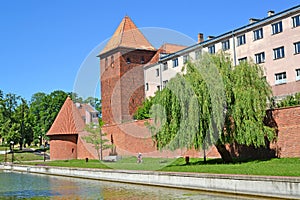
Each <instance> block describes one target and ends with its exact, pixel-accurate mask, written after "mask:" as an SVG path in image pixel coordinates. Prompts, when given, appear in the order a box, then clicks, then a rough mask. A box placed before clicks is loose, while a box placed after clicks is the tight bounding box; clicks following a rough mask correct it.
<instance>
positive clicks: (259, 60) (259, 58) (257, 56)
mask: <svg viewBox="0 0 300 200" xmlns="http://www.w3.org/2000/svg"><path fill="white" fill-rule="evenodd" d="M265 59H266V57H265V52H260V53H257V54H255V63H256V64H260V63H264V62H265Z"/></svg>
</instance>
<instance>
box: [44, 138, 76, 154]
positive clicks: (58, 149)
mask: <svg viewBox="0 0 300 200" xmlns="http://www.w3.org/2000/svg"><path fill="white" fill-rule="evenodd" d="M49 137H50V160H70V159H77V134H74V135H71V134H68V135H50V136H49Z"/></svg>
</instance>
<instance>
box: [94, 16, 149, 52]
mask: <svg viewBox="0 0 300 200" xmlns="http://www.w3.org/2000/svg"><path fill="white" fill-rule="evenodd" d="M118 47H127V48H133V49H146V50H155V48H154V47H153V46H152V45H151V44H150V42H149V41H148V40H147V39H146V38H145V36H144V35H143V33H142V32H141V31H140V30H139V29H138V28H137V27H136V25H135V24H134V23H133V21H132V20H131V19H130V18H129V17H128V16H125V17H124V18H123V20H122V22H121V23H120V25H119V26H118V28H117V30H116V31H115V33H114V34H113V36H112V37H111V39H110V40H109V41H108V42H107V44H106V46H105V47H104V48H103V50H102V51H101V53H100V54H103V53H106V52H108V51H110V50H112V49H115V48H118Z"/></svg>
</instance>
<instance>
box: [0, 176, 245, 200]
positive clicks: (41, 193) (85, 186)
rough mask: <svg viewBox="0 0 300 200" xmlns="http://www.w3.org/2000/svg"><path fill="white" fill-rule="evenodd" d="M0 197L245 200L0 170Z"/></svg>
mask: <svg viewBox="0 0 300 200" xmlns="http://www.w3.org/2000/svg"><path fill="white" fill-rule="evenodd" d="M0 199H109V200H123V199H124V200H125V199H143V200H148V199H149V200H150V199H163V200H164V199H217V200H221V199H222V200H223V199H226V200H227V199H228V200H229V199H249V198H245V197H244V198H242V197H238V196H220V195H216V194H211V193H204V192H200V191H192V190H181V189H172V188H164V187H153V186H143V185H136V184H124V183H116V182H107V181H98V180H88V179H79V178H69V177H60V176H48V175H39V174H30V173H16V172H9V171H3V172H1V171H0Z"/></svg>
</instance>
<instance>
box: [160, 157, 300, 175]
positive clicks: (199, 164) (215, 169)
mask: <svg viewBox="0 0 300 200" xmlns="http://www.w3.org/2000/svg"><path fill="white" fill-rule="evenodd" d="M161 171H173V172H196V173H215V174H245V175H266V176H300V158H280V159H278V158H273V159H270V160H265V161H259V160H254V161H248V162H236V163H234V164H223V163H222V160H221V159H210V160H208V162H207V164H204V162H203V160H202V159H191V161H190V164H189V165H186V164H185V161H184V159H183V158H180V159H177V160H176V161H175V162H173V163H172V164H171V165H169V166H166V167H165V168H163V169H162V170H161Z"/></svg>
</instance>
